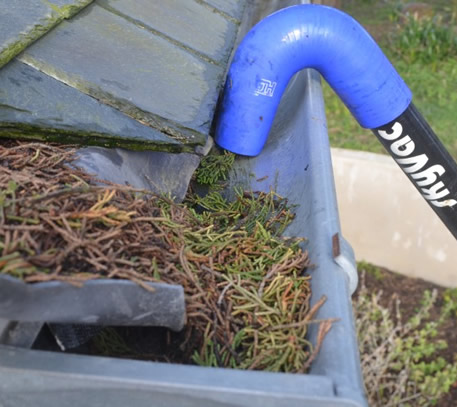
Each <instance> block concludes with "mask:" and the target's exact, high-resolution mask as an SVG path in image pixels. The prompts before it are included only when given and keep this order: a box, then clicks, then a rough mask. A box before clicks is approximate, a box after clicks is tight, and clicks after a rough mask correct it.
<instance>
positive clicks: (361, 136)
mask: <svg viewBox="0 0 457 407" xmlns="http://www.w3.org/2000/svg"><path fill="white" fill-rule="evenodd" d="M376 3H377V4H376V7H374V6H373V5H372V4H371V5H370V2H361V3H360V4H358V9H355V8H354V9H350V10H349V11H350V12H351V11H353V12H352V13H351V14H352V15H353V16H354V17H355V18H357V19H358V20H359V21H360V22H361V24H362V25H364V26H367V28H368V29H370V28H373V27H374V28H373V30H375V31H376V27H379V26H380V24H381V23H382V22H383V21H384V23H385V25H386V27H389V30H390V32H387V31H386V32H384V33H382V32H381V33H380V32H379V31H376V33H375V36H376V37H378V38H379V39H380V43H381V46H382V47H383V49H384V51H385V52H386V54H387V55H388V56H389V58H390V60H391V62H392V63H393V65H394V66H395V68H396V69H397V70H398V72H399V73H400V75H401V76H402V78H403V79H404V80H405V82H406V83H407V84H408V86H409V87H410V88H411V90H412V92H413V102H414V103H415V105H416V106H417V107H418V108H419V110H420V111H421V113H422V114H423V115H424V117H425V118H426V120H427V121H428V122H429V124H430V125H431V127H432V128H433V130H434V131H435V133H436V134H437V135H438V137H439V138H440V140H441V141H442V142H443V144H444V145H445V146H446V148H447V149H448V151H449V152H450V154H451V155H452V156H453V157H454V158H455V159H457V130H456V124H457V92H456V91H457V35H456V33H455V31H454V30H453V29H452V28H449V27H448V26H446V25H444V24H443V22H442V20H440V18H439V17H437V18H436V19H435V20H432V21H431V20H429V21H427V20H425V21H423V22H417V21H416V20H414V19H410V20H409V21H408V22H407V23H406V24H404V25H402V26H401V28H398V26H397V25H396V23H395V17H394V16H395V10H396V8H395V7H396V5H395V4H397V3H398V2H394V1H391V2H385V3H384V2H383V3H381V2H376ZM379 4H384V6H383V7H381V6H380V5H379ZM376 13H377V14H376ZM450 27H452V25H451V26H450ZM324 97H325V103H326V114H327V121H328V132H329V137H330V142H331V145H332V146H333V147H340V148H347V149H352V150H362V151H371V152H375V153H385V150H384V149H383V147H382V146H381V144H380V143H379V142H378V141H377V139H376V137H375V136H374V135H373V134H372V133H371V131H369V130H366V129H362V128H361V127H360V126H359V125H358V123H357V122H356V121H355V119H354V118H353V117H352V115H351V114H350V113H349V111H348V110H347V109H346V107H345V106H344V105H343V103H342V102H341V101H340V100H339V99H338V97H337V96H336V95H335V94H334V93H333V91H332V90H331V89H330V87H329V86H328V85H327V84H325V85H324Z"/></svg>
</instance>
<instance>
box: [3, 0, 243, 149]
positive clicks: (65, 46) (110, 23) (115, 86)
mask: <svg viewBox="0 0 457 407" xmlns="http://www.w3.org/2000/svg"><path fill="white" fill-rule="evenodd" d="M89 2H90V0H52V3H51V2H50V1H48V0H29V1H27V2H26V3H27V7H26V9H27V10H29V11H27V13H24V14H23V15H22V17H24V20H20V19H18V21H19V22H21V24H22V25H21V24H18V26H21V27H34V24H35V26H36V25H37V24H38V23H37V21H38V22H40V21H41V20H40V19H43V18H44V19H46V18H47V17H46V16H48V15H50V14H52V13H57V14H58V15H59V16H60V17H59V18H60V20H59V19H57V20H55V21H61V20H62V19H64V18H67V17H69V16H70V15H73V14H74V13H75V11H79V10H80V9H81V8H82V7H83V6H84V5H87V3H89ZM245 3H246V0H224V1H219V0H207V1H203V0H167V1H166V2H164V1H163V0H98V1H95V2H94V3H93V4H91V5H90V6H88V7H87V8H86V9H85V10H83V11H82V12H80V13H79V14H78V15H76V16H75V17H73V18H72V19H71V20H68V21H65V22H62V23H61V24H60V25H58V26H57V27H56V28H54V29H53V30H52V31H50V32H49V33H47V35H46V36H44V37H43V38H41V39H40V40H39V41H37V42H36V43H35V44H33V45H31V46H29V47H28V48H27V49H26V50H25V51H24V52H23V53H22V54H20V55H19V56H18V59H19V61H21V63H14V64H10V65H11V67H9V68H8V69H6V67H4V68H3V69H0V84H3V85H2V86H3V87H4V88H3V91H0V135H2V133H3V135H5V134H11V133H12V129H13V128H14V126H15V124H16V127H17V128H16V130H17V132H20V131H21V129H24V127H25V126H24V125H25V124H26V125H30V126H35V127H34V132H35V133H37V134H38V133H39V132H40V128H41V129H42V132H48V133H49V132H51V133H52V134H53V135H54V134H58V133H59V131H61V132H62V130H63V129H73V130H72V131H73V132H74V133H75V135H78V134H80V136H81V142H82V143H87V137H88V135H90V134H91V133H93V134H98V135H101V134H106V135H107V136H108V137H111V140H117V141H116V142H119V144H117V145H129V144H130V145H131V146H132V147H134V148H140V149H141V148H149V149H157V150H161V149H162V150H169V149H170V148H172V149H174V148H175V147H176V146H182V147H181V149H183V150H186V149H187V150H189V147H192V146H195V145H196V144H200V145H202V144H205V142H206V139H207V137H208V134H209V131H210V125H211V121H212V118H213V114H214V111H215V107H216V102H217V97H218V94H219V91H220V89H221V87H222V82H223V79H224V73H225V70H226V64H227V60H228V56H229V55H230V52H231V49H232V47H233V43H234V41H235V36H236V33H237V29H238V20H237V19H239V18H240V16H241V14H242V12H243V9H244V6H245ZM11 4H12V6H11V7H10V6H8V5H11ZM21 4H22V6H24V4H25V3H24V2H23V1H21V0H0V10H2V11H3V10H7V9H8V10H9V12H10V13H11V12H17V13H19V14H20V12H21V11H22V9H21V7H19V6H18V5H21ZM44 6H46V7H48V6H49V7H48V8H46V7H44ZM8 7H9V8H8ZM22 8H24V7H22ZM49 8H50V9H51V11H49ZM14 10H16V11H14ZM46 13H48V14H46ZM27 16H28V17H27ZM26 17H27V18H26ZM10 19H14V16H10ZM3 20H5V17H4V14H2V13H0V21H1V22H2V24H1V25H0V26H2V29H0V44H3V45H4V44H6V43H7V41H10V42H11V41H14V38H16V39H17V38H19V37H20V36H21V35H22V34H21V33H22V32H31V31H33V29H29V31H27V30H25V29H24V28H21V30H22V31H21V30H19V31H18V30H16V31H14V30H12V29H8V28H3V27H4V26H5V27H6V26H7V25H8V24H5V25H3ZM39 24H41V23H39ZM54 25H55V24H54ZM10 26H11V24H10ZM10 28H11V27H10ZM50 28H52V27H51V26H49V27H48V26H46V29H50ZM24 30H25V31H24ZM7 37H8V38H9V39H5V38H7ZM35 39H36V38H33V40H35ZM31 42H32V39H31V40H30V42H29V43H27V44H26V45H30V43H31ZM10 56H11V55H10ZM24 64H25V65H28V68H27V69H25V68H24ZM33 70H34V71H35V72H36V75H34V74H32V72H33ZM24 72H25V73H26V74H24ZM42 75H44V76H42ZM34 76H36V77H42V80H43V82H42V83H41V84H38V83H37V82H36V81H34V80H33V77H34ZM15 81H16V82H17V81H19V83H21V86H22V89H21V92H22V93H23V94H24V97H21V96H20V95H15V94H14V89H15V86H16V85H15V83H14V82H15ZM53 81H54V82H55V83H53ZM66 85H67V86H66ZM64 87H66V88H64ZM38 88H40V89H39V93H40V95H41V97H42V98H43V106H38V105H37V103H38V104H39V98H38V96H36V97H32V96H31V94H32V93H33V92H34V91H38ZM67 88H68V89H67ZM25 89H26V91H24V90H25ZM72 92H73V95H74V96H71V95H70V94H72ZM37 94H38V93H37ZM25 95H29V96H28V97H25ZM70 101H72V104H71V103H70ZM97 101H98V102H97ZM55 106H60V110H59V111H56V112H55V114H53V112H52V109H53V108H54V107H55ZM95 106H97V107H95ZM65 109H70V110H67V111H65ZM28 112H33V114H30V113H28ZM78 115H80V117H81V120H79V121H78V118H77V116H78ZM96 115H98V119H97V120H98V121H97V120H96V119H95V116H96ZM110 117H111V119H109V118H110ZM114 117H116V118H115V119H114ZM57 119H58V120H57ZM108 121H111V123H108ZM40 126H41V127H40ZM134 128H135V129H136V130H134ZM122 129H123V130H122ZM140 129H141V130H140ZM124 131H125V132H124ZM106 132H108V133H106ZM62 133H65V132H62ZM121 133H123V134H121ZM63 135H64V136H66V134H63ZM63 138H64V139H65V137H63ZM98 140H100V141H102V140H103V137H99V138H98ZM63 141H65V140H63ZM72 141H73V142H74V141H75V140H72ZM105 141H106V140H105ZM96 142H98V141H96ZM185 146H187V147H185Z"/></svg>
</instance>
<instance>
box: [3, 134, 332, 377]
mask: <svg viewBox="0 0 457 407" xmlns="http://www.w3.org/2000/svg"><path fill="white" fill-rule="evenodd" d="M73 153H74V151H73V150H72V149H69V148H63V147H57V146H52V145H46V144H41V143H14V144H9V145H5V144H2V145H0V162H1V163H2V167H1V172H0V190H1V192H0V250H1V258H0V273H3V274H9V275H11V276H14V277H17V278H21V279H23V280H24V281H26V282H29V283H33V282H38V281H49V280H63V281H69V282H72V283H77V284H78V283H79V284H81V283H83V282H84V281H85V280H88V279H94V278H123V279H130V280H132V281H134V282H137V283H138V284H141V285H143V286H144V287H145V288H148V286H147V284H145V282H148V281H162V282H167V283H174V284H181V285H182V286H183V287H184V290H185V293H186V302H187V315H188V324H187V327H186V332H185V335H183V342H182V343H181V344H180V347H182V348H185V347H186V345H190V344H191V346H188V348H189V349H188V356H189V359H192V361H193V362H194V363H198V364H202V365H210V366H225V367H234V368H235V367H236V368H244V369H263V370H272V371H286V372H302V371H305V370H306V369H307V367H308V366H309V364H310V362H311V361H312V359H313V358H314V357H315V355H316V353H317V352H318V350H319V347H320V344H321V342H322V340H323V337H324V335H325V333H326V332H327V331H328V330H329V329H330V326H331V321H313V317H314V314H315V312H316V310H317V309H318V307H319V306H320V305H322V303H323V301H324V299H322V300H321V301H319V302H318V303H317V304H316V306H315V307H313V309H310V302H309V300H310V295H311V293H310V285H309V280H310V277H309V276H304V275H302V271H303V270H304V269H305V268H306V267H307V266H308V265H309V260H308V254H307V252H305V251H303V250H302V249H301V248H300V242H301V241H300V240H299V239H286V238H282V237H280V234H281V233H282V231H283V230H284V227H285V226H286V225H287V224H288V223H289V222H290V220H291V219H292V218H293V214H292V213H291V212H290V210H289V209H288V208H287V205H286V202H285V200H284V199H282V198H281V197H279V196H277V195H276V194H274V193H273V192H271V193H268V194H264V193H257V194H254V193H242V192H239V193H238V195H237V199H236V200H235V201H234V202H227V201H225V200H224V199H223V198H222V197H221V195H220V194H218V193H211V194H210V195H208V196H207V197H206V198H190V199H189V201H188V203H187V206H186V205H181V204H176V203H174V202H173V201H172V200H170V199H168V198H165V197H160V196H157V195H153V194H151V193H150V192H148V191H138V190H134V189H132V188H128V187H124V186H120V185H103V186H100V185H99V184H96V182H95V181H96V180H94V179H92V177H91V176H90V175H88V174H86V173H83V172H81V171H79V170H75V169H74V168H72V167H71V166H69V165H68V164H66V163H68V162H71V160H72V159H73ZM313 322H314V323H319V324H320V328H319V329H320V331H319V335H318V338H319V340H318V343H317V344H316V345H315V346H314V347H313V346H312V344H311V343H309V342H308V341H307V340H306V339H305V338H306V333H307V328H308V326H309V324H310V323H313Z"/></svg>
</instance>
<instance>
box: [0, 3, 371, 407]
mask: <svg viewBox="0 0 457 407" xmlns="http://www.w3.org/2000/svg"><path fill="white" fill-rule="evenodd" d="M279 3H281V4H284V2H279ZM269 11H270V10H265V11H264V12H269ZM229 181H230V185H232V186H233V185H238V184H240V183H241V184H244V185H245V186H246V187H251V188H252V189H254V190H268V189H269V188H271V187H273V188H275V189H276V190H277V191H278V192H279V193H280V194H282V195H284V196H287V198H288V199H289V202H290V203H292V204H296V205H298V206H297V208H296V213H297V216H296V219H295V221H294V222H293V223H292V224H291V225H290V226H289V228H288V230H287V233H288V234H289V235H293V236H303V237H306V238H307V239H308V242H307V244H306V248H307V250H309V255H310V258H311V261H312V262H313V264H314V265H315V267H314V270H312V271H311V274H312V292H313V296H312V302H315V301H317V300H319V298H320V297H321V296H322V295H325V296H326V297H327V302H326V303H325V304H324V306H323V307H322V308H321V309H320V311H319V313H318V315H317V318H338V319H339V320H338V321H337V322H335V323H334V325H333V327H332V329H331V331H330V332H329V333H328V335H327V337H326V338H325V341H324V343H323V346H322V348H321V351H320V354H319V356H318V357H317V359H316V360H315V361H314V362H313V365H312V368H311V372H310V373H309V374H307V375H300V374H283V373H268V372H259V371H237V370H230V369H214V368H204V367H197V366H182V365H173V364H163V363H151V362H139V361H130V360H118V359H111V358H102V357H93V356H78V355H68V354H59V353H52V352H43V351H33V350H27V349H19V348H14V347H10V346H0V405H1V406H8V407H9V406H33V407H41V406H43V407H45V406H46V407H47V406H53V405H61V406H65V407H70V406H71V407H73V406H105V405H109V406H110V407H118V406H119V407H121V406H122V407H124V406H126V405H128V406H134V407H143V406H144V407H146V406H147V407H151V406H182V407H191V406H195V407H197V406H198V407H206V406H220V407H223V406H224V407H225V406H227V407H228V406H246V407H248V406H249V407H255V406H259V407H270V406H271V407H273V406H287V407H294V406H297V407H298V406H300V407H305V406H306V407H311V406H313V407H324V406H325V407H330V406H335V407H337V406H338V407H342V406H366V401H365V398H364V390H363V384H362V379H361V372H360V361H359V353H358V346H357V340H356V335H355V327H354V319H353V314H352V308H351V293H352V291H353V290H354V289H355V287H356V285H357V275H356V272H355V261H354V257H353V253H352V250H351V248H350V246H349V245H348V244H347V243H346V242H345V241H344V239H343V238H342V237H341V230H340V223H339V217H338V209H337V202H336V195H335V188H334V180H333V171H332V164H331V156H330V147H329V141H328V136H327V127H326V120H325V111H324V104H323V100H322V93H321V84H320V78H319V75H318V74H317V73H316V72H314V71H312V70H308V71H303V72H301V73H300V74H298V75H296V76H295V77H294V78H293V80H292V82H291V84H290V86H289V89H288V90H287V92H286V94H285V95H284V97H283V100H282V102H281V106H280V109H279V111H278V114H277V117H276V120H275V124H274V128H273V131H272V133H271V135H270V137H269V140H268V143H267V145H266V147H265V149H264V151H263V152H262V154H261V155H260V156H259V157H256V158H239V159H237V161H236V165H235V168H234V171H233V172H232V174H231V176H230V180H229ZM0 322H1V321H0ZM16 328H17V327H16ZM316 329H317V328H316V327H314V330H312V331H311V333H310V339H311V340H312V341H313V342H315V337H316V333H317V332H316ZM0 330H1V324H0ZM0 334H1V332H0ZM0 338H1V335H0ZM4 343H6V342H4ZM10 343H11V342H10Z"/></svg>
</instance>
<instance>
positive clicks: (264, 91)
mask: <svg viewBox="0 0 457 407" xmlns="http://www.w3.org/2000/svg"><path fill="white" fill-rule="evenodd" d="M275 89H276V82H273V81H270V80H268V79H261V80H260V82H259V84H258V85H257V89H256V90H255V92H254V95H256V96H259V95H260V96H268V97H270V98H271V97H273V95H274V93H275Z"/></svg>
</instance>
